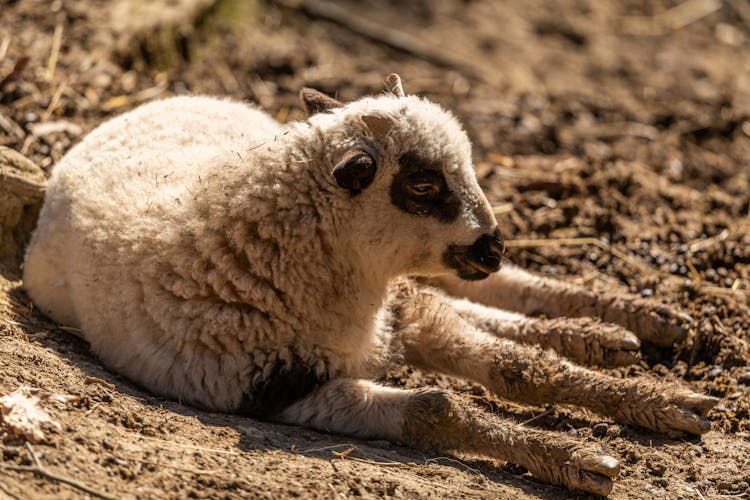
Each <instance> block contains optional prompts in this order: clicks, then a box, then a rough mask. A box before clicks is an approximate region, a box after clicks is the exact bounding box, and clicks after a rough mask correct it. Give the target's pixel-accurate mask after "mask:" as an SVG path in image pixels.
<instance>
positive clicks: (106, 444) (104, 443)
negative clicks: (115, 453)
mask: <svg viewBox="0 0 750 500" xmlns="http://www.w3.org/2000/svg"><path fill="white" fill-rule="evenodd" d="M102 447H104V449H105V450H111V449H112V443H110V442H109V441H107V440H106V439H102Z"/></svg>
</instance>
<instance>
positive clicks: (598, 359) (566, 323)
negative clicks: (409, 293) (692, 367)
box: [445, 297, 641, 367]
mask: <svg viewBox="0 0 750 500" xmlns="http://www.w3.org/2000/svg"><path fill="white" fill-rule="evenodd" d="M445 300H446V301H447V302H448V303H449V304H450V305H451V307H453V309H455V310H456V311H457V312H458V314H459V315H461V317H462V318H463V319H465V320H466V321H467V322H469V323H471V324H472V325H473V326H474V327H476V328H478V329H479V330H483V331H485V332H488V333H491V334H492V335H494V336H496V337H501V338H506V339H509V340H515V341H516V342H520V343H522V344H530V345H538V346H540V347H544V348H549V349H552V350H553V351H555V352H556V353H558V354H560V355H562V356H565V357H566V358H568V359H570V360H572V361H575V362H576V363H581V364H585V365H599V366H606V367H612V366H625V365H630V364H633V363H635V362H636V361H637V360H638V359H639V354H640V353H639V351H638V349H639V348H640V346H641V342H640V341H639V340H638V337H636V336H635V335H634V334H633V333H632V332H629V331H627V330H626V329H624V328H622V327H621V326H618V325H614V324H612V323H602V322H601V321H599V320H596V319H593V318H556V319H538V318H530V317H528V316H524V315H522V314H519V313H513V312H508V311H503V310H500V309H495V308H494V307H487V306H484V305H481V304H477V303H476V302H471V301H469V300H466V299H454V298H451V297H445Z"/></svg>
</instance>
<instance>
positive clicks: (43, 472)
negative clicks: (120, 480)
mask: <svg viewBox="0 0 750 500" xmlns="http://www.w3.org/2000/svg"><path fill="white" fill-rule="evenodd" d="M0 469H4V470H12V471H16V472H31V473H32V474H37V475H39V476H42V477H46V478H47V479H51V480H53V481H57V482H59V483H65V484H67V485H69V486H72V487H74V488H76V489H79V490H81V491H85V492H86V493H88V494H89V495H93V496H95V497H98V498H105V499H107V500H115V499H116V498H117V497H113V496H111V495H107V494H106V493H102V492H101V491H98V490H95V489H94V488H91V487H90V486H86V485H85V484H83V483H81V482H80V481H76V480H75V479H72V478H69V477H66V476H61V475H58V474H55V473H54V472H51V471H48V470H47V469H45V468H44V467H39V466H36V465H34V466H27V465H10V464H0Z"/></svg>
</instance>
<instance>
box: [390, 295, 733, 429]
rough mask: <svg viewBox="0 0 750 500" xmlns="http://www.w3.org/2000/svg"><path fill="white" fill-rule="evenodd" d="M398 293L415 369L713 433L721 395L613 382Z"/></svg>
mask: <svg viewBox="0 0 750 500" xmlns="http://www.w3.org/2000/svg"><path fill="white" fill-rule="evenodd" d="M400 294H401V295H400V296H399V299H398V300H397V301H395V302H397V303H399V304H402V307H401V308H400V309H395V308H394V314H396V318H397V319H396V328H395V331H396V333H397V335H399V336H400V339H401V341H402V343H403V345H404V348H405V356H406V361H407V362H408V363H410V364H413V365H415V366H418V367H423V368H428V369H431V370H436V371H440V372H443V373H447V374H451V375H456V376H459V377H465V378H469V379H472V380H475V381H477V382H479V383H481V384H483V385H484V386H485V387H487V388H488V389H490V390H492V391H493V392H495V393H496V394H498V395H500V396H502V397H507V398H510V399H515V400H518V401H524V402H528V403H535V404H544V403H552V402H558V403H570V404H576V405H579V406H584V407H586V408H590V409H592V410H594V411H596V412H598V413H600V414H602V415H608V416H611V417H613V418H614V419H616V420H618V421H620V422H623V423H629V424H636V425H640V426H643V427H646V428H648V429H653V430H657V431H662V432H674V431H684V432H689V433H692V434H703V433H704V432H706V431H708V430H709V429H710V428H711V424H710V422H709V421H708V420H706V419H704V418H702V416H703V415H705V414H706V413H707V412H708V410H710V409H711V408H712V407H713V406H714V405H715V404H716V403H717V402H718V400H717V399H716V398H713V397H708V396H702V395H700V394H697V393H695V392H693V391H691V390H689V389H685V388H682V387H680V386H677V385H674V384H663V383H655V382H653V381H651V380H648V379H644V378H642V379H617V378H614V377H609V376H607V375H604V374H601V373H598V372H595V371H592V370H588V369H586V368H583V367H580V366H577V365H574V364H572V363H570V362H568V361H566V360H564V359H562V358H560V357H558V356H557V355H556V354H554V353H553V352H550V351H545V350H542V349H540V348H538V347H535V346H526V345H522V344H519V343H516V342H513V341H510V340H507V339H500V338H497V337H495V336H493V335H490V334H489V333H487V332H484V331H481V330H478V329H476V328H475V327H473V326H472V325H471V324H469V323H468V322H467V321H465V320H464V319H463V318H462V317H461V316H460V315H459V314H458V312H457V311H455V310H454V309H453V308H452V307H451V305H450V304H449V303H448V302H446V301H445V300H443V297H442V295H441V294H439V293H430V292H429V291H425V290H420V289H419V288H416V287H413V286H409V285H404V286H403V287H402V288H401V289H400Z"/></svg>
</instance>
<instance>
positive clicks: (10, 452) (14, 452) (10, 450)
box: [3, 446, 20, 460]
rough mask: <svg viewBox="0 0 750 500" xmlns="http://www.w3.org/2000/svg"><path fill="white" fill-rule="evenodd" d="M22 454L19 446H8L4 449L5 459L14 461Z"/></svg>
mask: <svg viewBox="0 0 750 500" xmlns="http://www.w3.org/2000/svg"><path fill="white" fill-rule="evenodd" d="M19 453H20V449H19V448H18V447H17V446H6V447H4V448H3V459H5V460H13V459H14V458H16V457H17V456H18V455H19Z"/></svg>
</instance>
